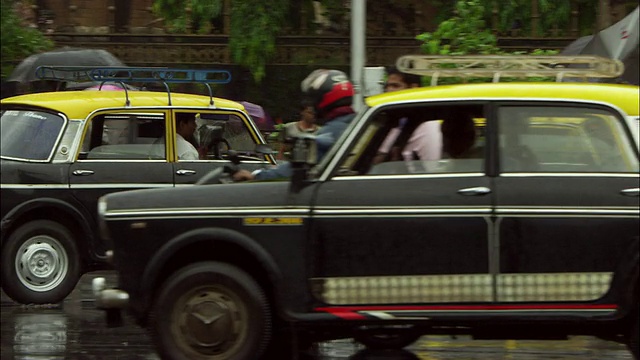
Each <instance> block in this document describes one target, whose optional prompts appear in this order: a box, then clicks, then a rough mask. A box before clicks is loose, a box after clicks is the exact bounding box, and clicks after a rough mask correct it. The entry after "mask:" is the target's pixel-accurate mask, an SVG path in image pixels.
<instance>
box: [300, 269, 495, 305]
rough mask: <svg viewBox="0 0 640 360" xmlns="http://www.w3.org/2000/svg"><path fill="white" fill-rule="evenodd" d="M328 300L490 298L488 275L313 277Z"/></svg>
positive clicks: (384, 301)
mask: <svg viewBox="0 0 640 360" xmlns="http://www.w3.org/2000/svg"><path fill="white" fill-rule="evenodd" d="M312 281H313V282H314V283H315V284H316V285H320V286H319V287H317V288H321V289H322V293H320V294H316V297H318V298H320V299H321V300H322V301H324V302H326V303H328V304H390V303H405V304H412V303H413V304H415V303H436V302H474V301H491V299H492V293H491V289H492V285H491V276H490V275H488V274H467V275H421V276H380V277H375V276H371V277H343V278H322V279H313V280H312Z"/></svg>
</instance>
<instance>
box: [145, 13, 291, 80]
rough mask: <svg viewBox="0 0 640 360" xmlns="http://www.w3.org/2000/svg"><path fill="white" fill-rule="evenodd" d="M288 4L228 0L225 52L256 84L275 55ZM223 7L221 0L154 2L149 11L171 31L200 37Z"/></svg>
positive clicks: (208, 28)
mask: <svg viewBox="0 0 640 360" xmlns="http://www.w3.org/2000/svg"><path fill="white" fill-rule="evenodd" d="M289 3H290V1H288V0H270V1H263V0H231V33H230V34H229V49H230V51H231V55H232V58H233V60H234V62H235V63H237V64H239V65H242V66H245V67H247V68H248V69H250V70H251V72H252V74H253V76H254V78H255V79H256V81H260V80H261V79H262V78H263V77H264V75H265V65H266V63H267V61H268V60H269V59H270V58H271V57H272V56H273V55H274V54H275V46H276V36H277V35H278V34H279V33H280V31H281V30H282V28H283V25H284V24H286V20H287V15H288V11H289ZM223 6H224V0H155V1H154V3H153V11H154V12H155V13H156V14H157V15H159V16H162V17H163V18H164V19H165V22H166V24H167V26H168V28H169V30H170V31H172V32H176V33H185V32H187V31H189V30H191V31H193V32H194V33H200V34H204V33H207V32H208V31H209V30H210V24H211V21H212V20H213V19H215V18H216V17H218V16H220V15H221V13H222V9H223ZM185 9H189V11H186V10H185Z"/></svg>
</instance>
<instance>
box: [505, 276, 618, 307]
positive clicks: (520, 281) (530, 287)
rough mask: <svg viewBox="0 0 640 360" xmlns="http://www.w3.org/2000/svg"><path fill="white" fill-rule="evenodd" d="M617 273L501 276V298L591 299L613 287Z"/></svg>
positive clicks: (508, 299)
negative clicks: (613, 279)
mask: <svg viewBox="0 0 640 360" xmlns="http://www.w3.org/2000/svg"><path fill="white" fill-rule="evenodd" d="M612 278H613V273H608V272H607V273H549V274H500V275H498V282H497V284H498V286H497V288H498V299H497V300H498V301H500V302H514V301H588V300H595V299H598V298H600V297H602V296H604V294H605V293H606V292H607V291H608V290H609V286H610V285H611V279H612Z"/></svg>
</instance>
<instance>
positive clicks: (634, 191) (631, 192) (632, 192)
mask: <svg viewBox="0 0 640 360" xmlns="http://www.w3.org/2000/svg"><path fill="white" fill-rule="evenodd" d="M620 194H622V195H624V196H639V195H640V188H630V189H624V190H620Z"/></svg>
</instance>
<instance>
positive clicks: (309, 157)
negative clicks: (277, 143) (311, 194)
mask: <svg viewBox="0 0 640 360" xmlns="http://www.w3.org/2000/svg"><path fill="white" fill-rule="evenodd" d="M289 162H290V163H291V169H292V170H293V175H292V177H291V192H293V193H297V192H299V191H300V190H302V188H304V186H305V182H306V180H307V174H308V172H309V169H311V167H312V166H313V165H315V164H316V163H317V162H318V144H317V143H316V138H315V136H313V135H302V136H298V137H296V139H295V140H294V143H293V149H291V159H290V160H289Z"/></svg>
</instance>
